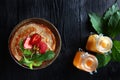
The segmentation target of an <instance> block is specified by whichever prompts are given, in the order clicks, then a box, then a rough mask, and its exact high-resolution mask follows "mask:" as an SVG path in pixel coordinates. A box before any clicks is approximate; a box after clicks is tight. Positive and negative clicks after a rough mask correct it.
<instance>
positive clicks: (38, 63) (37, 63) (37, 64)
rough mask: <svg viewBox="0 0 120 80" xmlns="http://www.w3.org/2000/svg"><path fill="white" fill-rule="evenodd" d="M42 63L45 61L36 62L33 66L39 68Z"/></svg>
mask: <svg viewBox="0 0 120 80" xmlns="http://www.w3.org/2000/svg"><path fill="white" fill-rule="evenodd" d="M42 62H43V61H38V62H34V63H33V66H36V67H38V66H40V65H42Z"/></svg>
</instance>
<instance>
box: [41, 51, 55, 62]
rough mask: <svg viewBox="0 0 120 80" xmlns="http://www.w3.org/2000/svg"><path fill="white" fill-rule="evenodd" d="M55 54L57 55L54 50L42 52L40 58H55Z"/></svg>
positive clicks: (44, 59)
mask: <svg viewBox="0 0 120 80" xmlns="http://www.w3.org/2000/svg"><path fill="white" fill-rule="evenodd" d="M54 56H55V53H54V52H53V51H47V52H46V53H45V54H42V55H41V56H40V57H39V60H40V61H46V60H50V59H52V58H54Z"/></svg>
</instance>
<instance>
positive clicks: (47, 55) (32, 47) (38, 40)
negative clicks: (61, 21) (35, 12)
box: [8, 18, 61, 70]
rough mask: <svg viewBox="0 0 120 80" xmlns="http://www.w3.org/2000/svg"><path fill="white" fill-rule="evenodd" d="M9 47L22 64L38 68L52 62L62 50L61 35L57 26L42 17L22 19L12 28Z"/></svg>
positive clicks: (15, 58) (15, 59)
mask: <svg viewBox="0 0 120 80" xmlns="http://www.w3.org/2000/svg"><path fill="white" fill-rule="evenodd" d="M8 48H9V51H10V55H11V56H12V58H13V59H14V61H15V62H16V63H18V64H19V65H20V66H22V67H24V68H26V69H31V70H38V69H42V68H45V67H47V66H49V65H50V64H52V63H53V62H54V61H55V59H56V58H57V57H58V55H59V53H60V50H61V37H60V34H59V32H58V30H57V28H56V27H55V26H54V25H53V24H52V23H51V22H49V21H47V20H45V19H42V18H29V19H25V20H23V21H21V22H20V23H19V24H17V25H16V26H15V27H14V29H13V30H12V32H11V34H10V36H9V40H8Z"/></svg>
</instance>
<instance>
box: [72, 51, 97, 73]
mask: <svg viewBox="0 0 120 80" xmlns="http://www.w3.org/2000/svg"><path fill="white" fill-rule="evenodd" d="M73 65H74V66H75V67H76V68H78V69H80V70H84V71H87V72H90V73H92V72H93V71H96V68H97V66H98V60H97V58H96V57H95V56H94V55H92V54H88V52H84V51H78V52H77V53H76V55H75V57H74V60H73Z"/></svg>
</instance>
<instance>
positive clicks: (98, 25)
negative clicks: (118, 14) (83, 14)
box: [89, 13, 103, 34]
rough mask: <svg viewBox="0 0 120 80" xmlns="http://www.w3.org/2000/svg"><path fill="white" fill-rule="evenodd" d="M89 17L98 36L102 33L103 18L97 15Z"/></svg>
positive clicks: (93, 14) (92, 14)
mask: <svg viewBox="0 0 120 80" xmlns="http://www.w3.org/2000/svg"><path fill="white" fill-rule="evenodd" d="M89 17H90V21H91V23H92V26H93V28H94V29H95V31H96V32H97V33H98V34H100V33H102V25H103V24H102V18H101V17H100V16H98V15H97V14H95V13H91V14H89Z"/></svg>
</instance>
